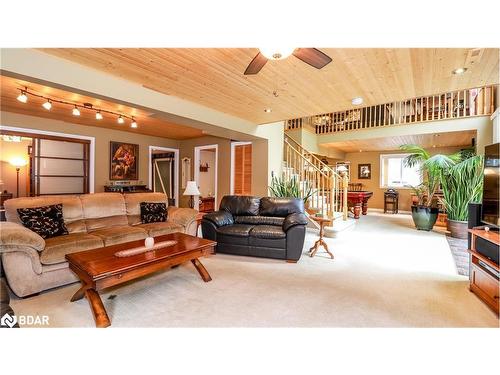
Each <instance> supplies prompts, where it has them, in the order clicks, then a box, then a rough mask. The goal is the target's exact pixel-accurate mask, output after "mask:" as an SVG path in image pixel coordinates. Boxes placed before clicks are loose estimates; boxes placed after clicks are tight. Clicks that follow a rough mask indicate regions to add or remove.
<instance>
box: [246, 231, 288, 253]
mask: <svg viewBox="0 0 500 375" xmlns="http://www.w3.org/2000/svg"><path fill="white" fill-rule="evenodd" d="M248 243H249V245H251V246H256V247H268V248H277V249H285V248H286V234H285V232H283V229H281V227H279V226H275V225H256V226H255V227H253V229H252V230H251V231H250V240H249V242H248Z"/></svg>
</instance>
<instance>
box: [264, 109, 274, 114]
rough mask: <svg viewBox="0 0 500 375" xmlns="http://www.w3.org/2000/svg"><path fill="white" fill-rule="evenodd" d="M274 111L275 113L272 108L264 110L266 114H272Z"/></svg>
mask: <svg viewBox="0 0 500 375" xmlns="http://www.w3.org/2000/svg"><path fill="white" fill-rule="evenodd" d="M272 111H273V110H272V109H271V108H266V109H264V112H266V113H270V112H272Z"/></svg>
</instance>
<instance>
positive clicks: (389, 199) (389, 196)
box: [384, 189, 399, 214]
mask: <svg viewBox="0 0 500 375" xmlns="http://www.w3.org/2000/svg"><path fill="white" fill-rule="evenodd" d="M388 211H389V212H390V213H391V214H397V213H398V211H399V193H398V192H397V191H396V190H394V189H388V190H387V191H386V192H384V214H385V213H387V212H388Z"/></svg>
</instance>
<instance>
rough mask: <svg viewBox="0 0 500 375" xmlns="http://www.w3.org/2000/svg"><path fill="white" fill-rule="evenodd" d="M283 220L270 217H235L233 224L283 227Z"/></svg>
mask: <svg viewBox="0 0 500 375" xmlns="http://www.w3.org/2000/svg"><path fill="white" fill-rule="evenodd" d="M284 221H285V218H283V217H272V216H260V215H257V216H236V217H235V218H234V222H235V223H237V224H253V225H278V226H280V227H281V226H283V222H284Z"/></svg>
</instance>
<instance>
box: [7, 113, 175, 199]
mask: <svg viewBox="0 0 500 375" xmlns="http://www.w3.org/2000/svg"><path fill="white" fill-rule="evenodd" d="M0 119H1V125H2V126H13V127H19V128H26V129H36V130H44V131H51V132H58V133H64V134H71V135H84V136H90V137H95V180H94V191H95V192H96V193H97V192H102V191H104V185H105V184H107V183H108V181H109V142H110V141H118V142H129V143H135V144H138V145H139V181H142V183H143V184H148V172H149V166H148V153H149V146H161V147H172V148H179V141H176V140H172V139H167V138H160V137H151V136H146V135H138V134H134V133H128V132H124V131H116V130H111V129H104V128H100V127H97V126H85V125H78V124H73V123H67V122H64V121H56V120H51V119H45V118H40V117H33V116H26V115H20V114H15V113H11V112H0Z"/></svg>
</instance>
